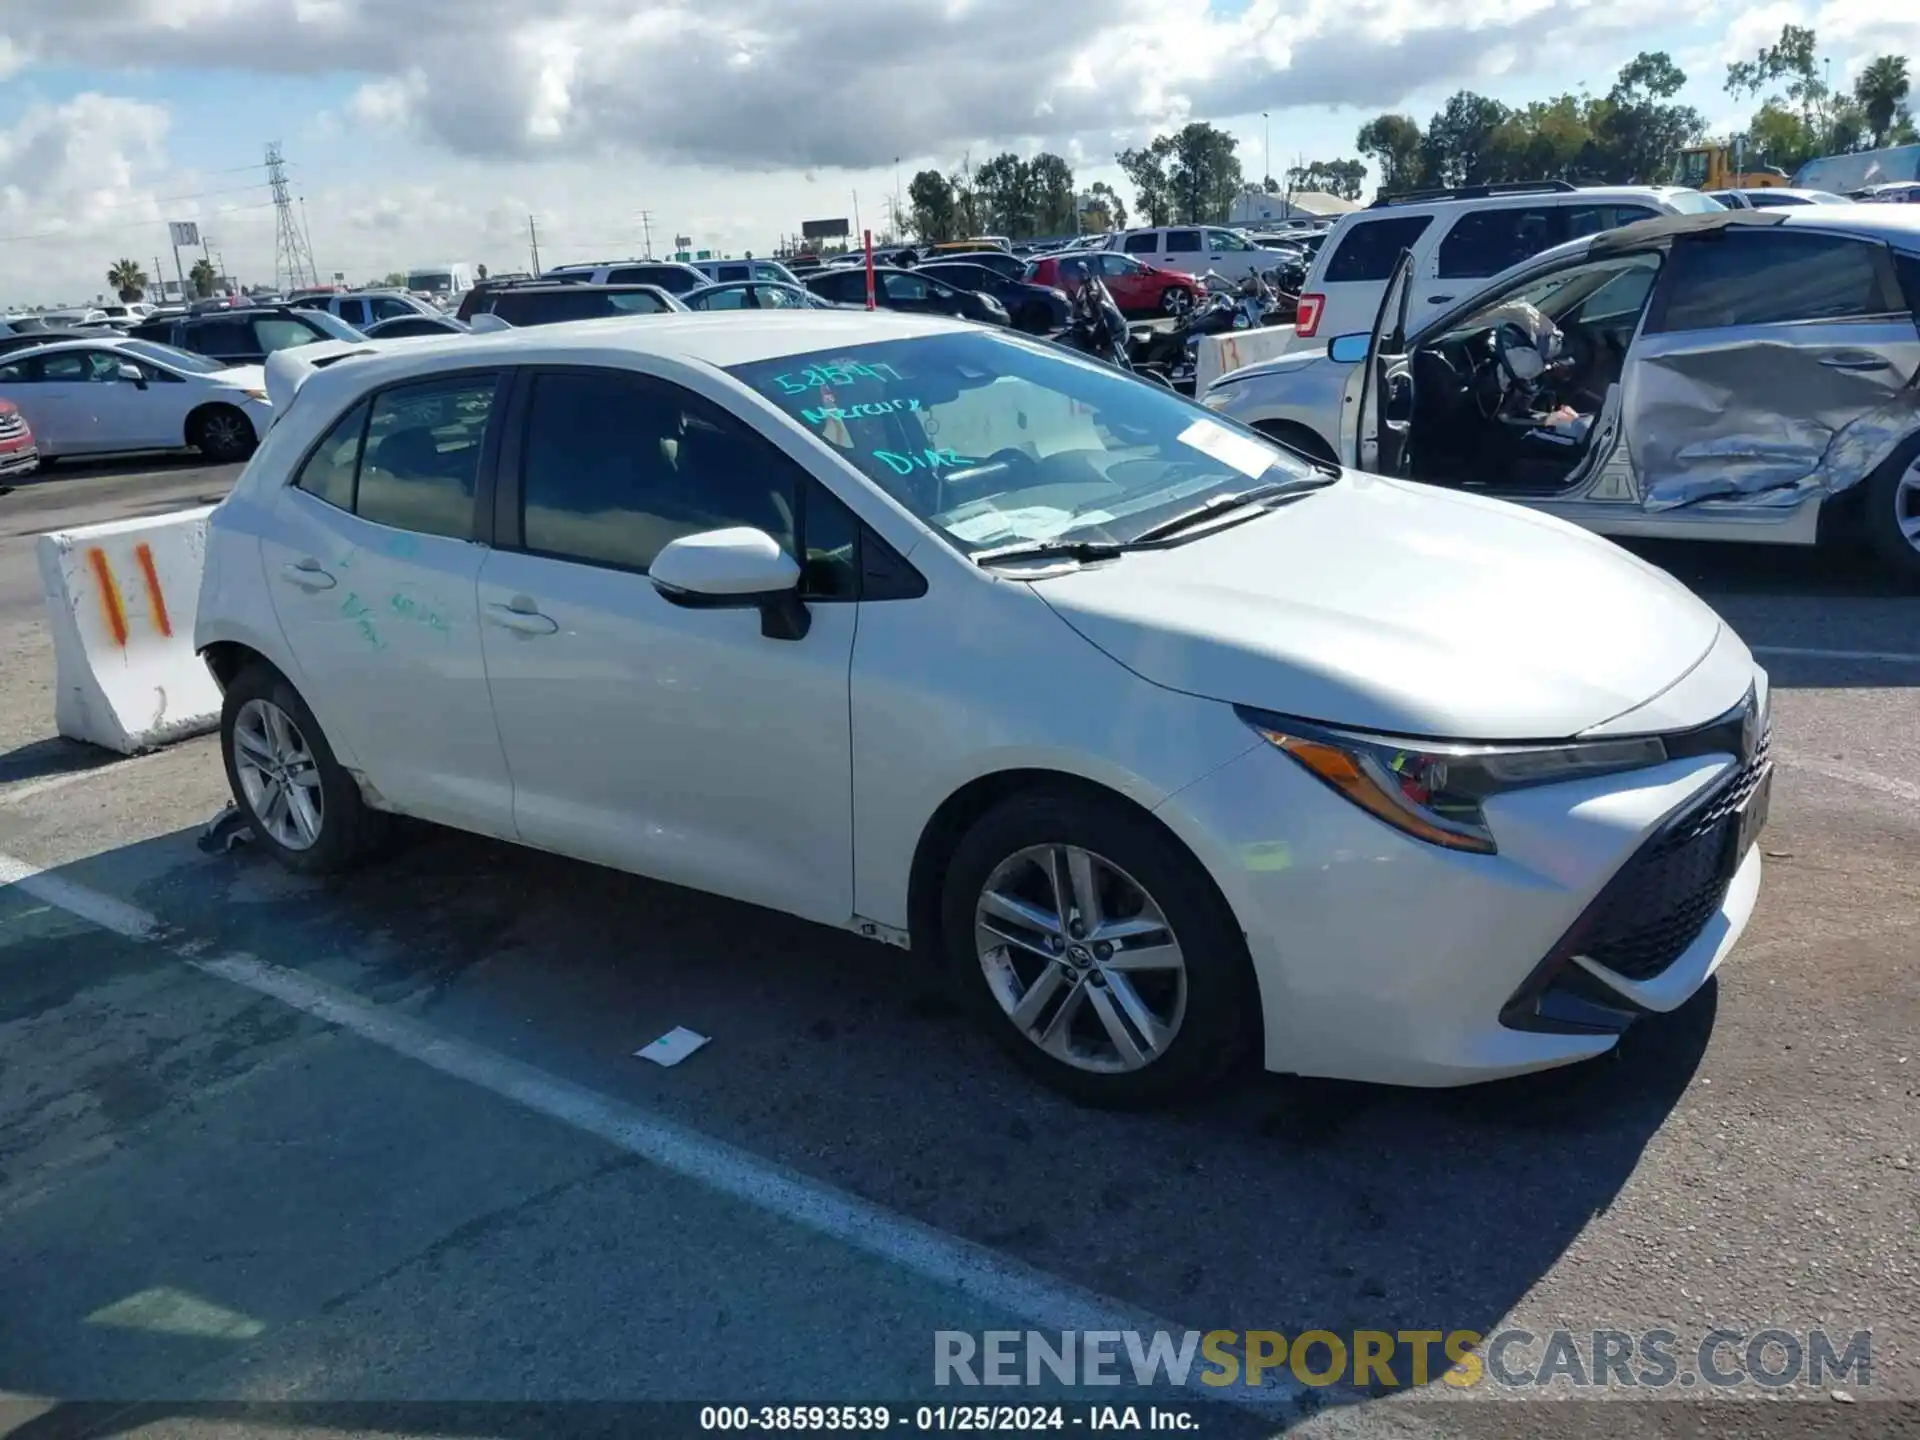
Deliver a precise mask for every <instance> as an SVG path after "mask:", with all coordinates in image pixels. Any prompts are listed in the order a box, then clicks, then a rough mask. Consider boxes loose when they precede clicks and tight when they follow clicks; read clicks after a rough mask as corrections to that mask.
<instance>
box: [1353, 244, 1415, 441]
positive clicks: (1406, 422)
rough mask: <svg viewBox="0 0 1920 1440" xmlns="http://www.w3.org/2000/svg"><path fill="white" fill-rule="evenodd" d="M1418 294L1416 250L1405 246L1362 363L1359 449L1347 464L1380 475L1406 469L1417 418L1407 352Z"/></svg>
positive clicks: (1357, 425)
mask: <svg viewBox="0 0 1920 1440" xmlns="http://www.w3.org/2000/svg"><path fill="white" fill-rule="evenodd" d="M1412 293H1413V252H1412V251H1411V250H1402V251H1401V252H1400V258H1399V259H1398V260H1397V261H1395V262H1394V266H1393V273H1392V274H1391V275H1390V276H1388V277H1387V288H1386V291H1385V293H1383V294H1382V295H1381V297H1380V309H1379V311H1378V312H1377V313H1376V314H1375V315H1374V318H1373V334H1372V337H1371V340H1370V341H1369V343H1368V346H1367V358H1366V361H1365V362H1364V363H1363V364H1362V365H1361V366H1360V401H1359V404H1358V405H1357V406H1356V407H1355V417H1356V419H1355V426H1354V438H1353V453H1352V454H1351V455H1350V456H1348V457H1347V463H1348V464H1350V465H1352V466H1353V467H1354V468H1355V469H1359V470H1371V471H1373V472H1374V473H1375V474H1376V475H1399V474H1402V473H1404V472H1405V469H1406V462H1407V437H1408V434H1409V431H1410V429H1411V427H1412V422H1413V366H1412V363H1411V362H1412V357H1411V356H1410V355H1409V354H1408V353H1407V304H1408V300H1409V297H1410V296H1411V295H1412Z"/></svg>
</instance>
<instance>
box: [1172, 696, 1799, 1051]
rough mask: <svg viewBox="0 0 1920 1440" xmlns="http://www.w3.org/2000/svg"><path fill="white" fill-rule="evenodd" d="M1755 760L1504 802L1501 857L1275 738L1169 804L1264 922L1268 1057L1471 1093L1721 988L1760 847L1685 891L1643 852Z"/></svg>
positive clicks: (1706, 815)
mask: <svg viewBox="0 0 1920 1440" xmlns="http://www.w3.org/2000/svg"><path fill="white" fill-rule="evenodd" d="M1762 683H1764V682H1762ZM1760 763H1761V765H1762V766H1763V767H1764V758H1762V760H1761V762H1760ZM1745 768H1746V767H1743V765H1742V762H1741V761H1740V760H1739V759H1738V758H1737V757H1736V756H1735V755H1734V754H1728V753H1698V754H1694V755H1692V756H1690V757H1688V758H1684V759H1675V760H1670V761H1668V762H1667V763H1665V764H1663V765H1660V766H1657V767H1653V768H1651V769H1647V770H1641V771H1635V772H1631V773H1628V774H1624V775H1614V776H1607V777H1601V778H1598V779H1593V780H1588V781H1583V782H1579V783H1576V784H1567V785H1551V786H1541V787H1538V788H1535V789H1529V790H1521V791H1515V792H1512V793H1510V794H1507V795H1502V796H1499V797H1497V798H1496V799H1494V800H1492V801H1490V802H1488V804H1487V807H1486V813H1487V818H1488V822H1489V824H1490V825H1491V826H1492V828H1493V832H1494V834H1495V836H1496V837H1497V838H1498V840H1499V844H1500V852H1499V853H1498V854H1496V855H1471V854H1464V853H1459V852H1454V851H1448V850H1443V849H1440V848H1438V847H1436V846H1432V845H1427V844H1424V843H1422V842H1420V841H1417V840H1414V839H1411V838H1409V837H1407V836H1404V835H1402V834H1401V833H1400V832H1399V831H1397V830H1394V829H1392V828H1390V827H1389V826H1387V825H1385V824H1382V823H1381V822H1379V821H1377V820H1375V819H1373V817H1371V816H1369V815H1367V814H1366V813H1365V812H1364V811H1361V810H1359V809H1358V808H1356V807H1355V806H1353V805H1352V804H1350V803H1349V802H1348V801H1346V800H1345V799H1343V798H1341V797H1340V796H1338V795H1336V794H1334V793H1333V792H1332V791H1330V790H1328V789H1327V788H1326V787H1325V786H1323V785H1322V784H1320V782H1319V781H1317V780H1315V779H1314V778H1313V777H1311V776H1310V775H1308V774H1307V772H1306V771H1305V770H1304V769H1302V768H1301V767H1300V766H1299V765H1297V764H1295V763H1294V762H1293V761H1291V760H1289V759H1288V758H1287V757H1286V756H1285V755H1282V754H1280V753H1278V752H1277V751H1275V750H1273V749H1272V748H1271V747H1269V746H1267V745H1265V744H1264V743H1263V744H1260V745H1258V746H1257V747H1256V748H1254V749H1252V750H1249V751H1248V752H1247V753H1246V754H1244V755H1242V756H1241V757H1240V758H1239V759H1237V760H1235V761H1233V762H1231V763H1230V764H1228V765H1226V766H1224V767H1222V768H1221V769H1219V770H1217V771H1215V772H1214V773H1212V774H1211V775H1209V776H1207V777H1206V778H1204V779H1203V780H1201V781H1199V782H1197V783H1196V784H1194V785H1192V786H1189V787H1188V788H1187V789H1185V790H1182V791H1180V792H1179V793H1178V794H1176V795H1174V796H1173V797H1171V798H1170V799H1169V800H1168V801H1167V802H1165V804H1163V805H1162V806H1161V808H1160V811H1159V814H1160V815H1161V817H1162V818H1163V819H1164V820H1166V821H1167V823H1168V824H1169V825H1170V826H1172V828H1173V829H1174V830H1175V831H1176V832H1177V833H1179V834H1180V835H1181V836H1182V838H1183V839H1185V840H1186V841H1187V843H1188V844H1189V845H1190V846H1192V847H1193V848H1194V850H1195V851H1196V853H1197V854H1199V856H1200V858H1201V860H1202V862H1203V863H1204V864H1206V865H1207V867H1208V869H1209V870H1210V871H1211V872H1212V874H1213V876H1214V879H1215V880H1216V882H1217V883H1218V884H1219V885H1220V887H1221V890H1222V892H1223V893H1224V894H1225V896H1226V899H1227V902H1228V903H1229V905H1231V906H1232V907H1233V909H1234V911H1235V913H1236V915H1237V916H1238V918H1239V921H1240V924H1241V927H1242V929H1243V930H1244V931H1245V932H1246V936H1247V942H1248V948H1249V951H1250V953H1251V955H1252V958H1253V963H1254V969H1255V972H1256V976H1257V978H1258V981H1259V989H1260V1005H1261V1012H1262V1018H1263V1021H1264V1026H1265V1035H1266V1053H1265V1061H1266V1066H1267V1068H1268V1069H1269V1070H1276V1071H1286V1072H1292V1073H1298V1074H1305V1075H1319V1076H1331V1077H1337V1078H1341V1079H1352V1080H1366V1081H1375V1082H1383V1083H1388V1084H1400V1085H1420V1086H1446V1085H1461V1084H1468V1083H1472V1082H1475V1081H1480V1080H1491V1079H1497V1078H1499V1077H1502V1076H1507V1075H1517V1074H1523V1073H1526V1072H1528V1071H1533V1070H1542V1069H1547V1068H1550V1067H1553V1066H1557V1065H1565V1064H1569V1063H1572V1062H1574V1061H1578V1060H1583V1059H1587V1058H1590V1057H1592V1056H1595V1055H1599V1054H1601V1053H1603V1052H1605V1051H1606V1050H1608V1049H1610V1048H1611V1047H1612V1046H1613V1045H1614V1044H1615V1043H1616V1042H1617V1040H1618V1036H1619V1032H1620V1031H1621V1030H1622V1029H1624V1028H1625V1026H1626V1025H1627V1024H1628V1023H1630V1021H1631V1020H1632V1019H1633V1018H1635V1017H1636V1016H1637V1015H1640V1014H1643V1013H1648V1012H1658V1011H1666V1010H1671V1009H1674V1008H1676V1007H1677V1006H1679V1005H1680V1004H1682V1003H1684V1002H1685V1001H1686V999H1687V998H1688V997H1689V996H1691V995H1692V994H1693V993H1694V992H1695V991H1697V990H1698V989H1699V988H1700V987H1701V986H1702V985H1704V984H1705V983H1706V981H1707V979H1708V977H1709V976H1711V975H1712V974H1713V972H1714V971H1715V970H1716V969H1717V968H1718V967H1719V965H1720V964H1721V962H1722V961H1724V960H1725V958H1726V956H1727V954H1728V953H1729V952H1730V951H1731V950H1732V948H1733V946H1734V944H1735V942H1736V941H1737V940H1738V939H1739V938H1740V935H1741V933H1742V931H1743V930H1744V929H1745V927H1746V923H1747V920H1748V917H1749V916H1750V915H1751V914H1752V911H1753V905H1754V901H1755V897H1756V896H1757V894H1758V891H1759V883H1760V854H1759V848H1758V846H1757V844H1755V845H1750V846H1749V847H1748V849H1747V851H1746V853H1745V854H1744V855H1740V856H1738V857H1733V856H1731V855H1728V854H1726V853H1725V851H1730V850H1731V848H1732V842H1731V841H1729V842H1727V844H1726V847H1725V850H1723V851H1722V852H1720V853H1721V855H1722V858H1723V859H1724V860H1725V861H1726V863H1725V864H1724V865H1723V867H1722V869H1721V870H1720V871H1718V872H1716V873H1715V874H1714V875H1712V876H1711V877H1709V879H1710V883H1707V884H1705V885H1704V886H1701V885H1695V886H1693V887H1692V888H1691V889H1689V888H1688V887H1687V885H1686V884H1685V883H1684V881H1685V877H1684V876H1682V877H1679V879H1676V880H1674V883H1673V885H1672V886H1671V887H1670V889H1671V892H1672V893H1671V894H1665V892H1657V891H1655V890H1649V889H1647V888H1646V883H1645V882H1646V880H1647V873H1648V864H1647V861H1646V856H1647V854H1648V853H1649V852H1650V851H1651V850H1652V849H1654V848H1656V847H1658V846H1659V845H1661V844H1662V843H1664V841H1665V840H1670V839H1671V838H1672V836H1673V835H1674V834H1675V833H1676V830H1677V829H1680V830H1684V829H1685V828H1686V827H1687V824H1688V822H1689V820H1693V819H1704V820H1711V819H1712V816H1711V812H1712V811H1713V810H1714V808H1715V806H1716V805H1717V804H1719V803H1720V802H1722V801H1723V800H1724V799H1725V798H1726V794H1727V792H1728V791H1729V789H1730V788H1733V787H1737V786H1739V785H1740V784H1742V783H1744V782H1743V780H1742V775H1743V773H1744V770H1745ZM1713 823H1720V822H1718V821H1714V822H1713ZM1696 828H1697V827H1696ZM1709 843H1710V842H1709ZM1662 873H1665V872H1664V871H1663V872H1662ZM1636 876H1638V877H1639V880H1638V881H1636V879H1635V877H1636ZM1636 884H1638V885H1639V886H1640V888H1639V889H1637V890H1635V889H1634V888H1633V887H1634V886H1635V885H1636ZM1628 891H1632V893H1627V892H1628ZM1657 893H1658V894H1665V898H1664V899H1661V900H1660V901H1659V903H1658V904H1657V905H1656V906H1655V909H1654V910H1653V911H1649V912H1647V913H1645V914H1644V915H1636V914H1635V912H1634V911H1633V905H1634V904H1635V903H1636V900H1647V898H1648V897H1649V896H1650V895H1656V894H1657ZM1623 897H1624V899H1623ZM1681 901H1685V902H1686V903H1688V904H1690V905H1691V906H1692V909H1691V910H1688V911H1687V913H1686V914H1684V915H1683V916H1680V917H1679V918H1677V919H1676V918H1674V916H1673V915H1672V914H1670V913H1669V912H1671V911H1674V910H1675V909H1676V907H1678V906H1679V904H1680V902H1681ZM1616 902H1619V903H1616ZM1649 903H1652V902H1649ZM1661 906H1664V907H1665V908H1664V909H1663V908H1660V907H1661ZM1595 916H1600V917H1602V918H1605V917H1612V918H1611V920H1610V921H1609V924H1610V926H1611V928H1610V929H1607V930H1606V931H1605V933H1601V932H1599V931H1597V930H1596V929H1595V926H1596V925H1597V924H1598V922H1597V921H1596V920H1595V918H1594V917H1595ZM1641 921H1644V922H1646V923H1645V924H1641V923H1639V922H1641ZM1583 926H1584V928H1582V927H1583ZM1663 926H1664V927H1665V928H1664V929H1663V928H1662V927H1663ZM1602 941H1604V942H1610V943H1611V944H1612V947H1613V948H1611V949H1609V948H1607V946H1606V945H1604V944H1600V943H1597V942H1602ZM1588 952H1593V953H1588ZM1609 961H1610V962H1611V963H1613V964H1617V965H1622V966H1624V967H1625V968H1626V969H1627V970H1630V971H1633V972H1634V973H1632V974H1621V973H1619V972H1617V971H1610V970H1608V968H1607V964H1606V963H1605V962H1609Z"/></svg>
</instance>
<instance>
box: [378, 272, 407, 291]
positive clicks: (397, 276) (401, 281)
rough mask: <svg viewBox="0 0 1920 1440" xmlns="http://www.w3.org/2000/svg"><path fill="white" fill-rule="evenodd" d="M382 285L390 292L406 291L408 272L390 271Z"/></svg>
mask: <svg viewBox="0 0 1920 1440" xmlns="http://www.w3.org/2000/svg"><path fill="white" fill-rule="evenodd" d="M380 283H381V285H382V286H383V287H385V288H386V289H388V290H404V289H406V288H407V272H406V271H404V270H389V271H388V272H387V278H386V279H384V280H382V281H381V282H380Z"/></svg>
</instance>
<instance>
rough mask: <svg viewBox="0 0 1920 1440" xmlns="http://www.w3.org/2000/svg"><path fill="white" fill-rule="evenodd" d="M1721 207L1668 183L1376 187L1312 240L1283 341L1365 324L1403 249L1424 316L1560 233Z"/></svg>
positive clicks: (1323, 337)
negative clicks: (1383, 190)
mask: <svg viewBox="0 0 1920 1440" xmlns="http://www.w3.org/2000/svg"><path fill="white" fill-rule="evenodd" d="M1722 208H1724V207H1723V206H1721V204H1720V203H1719V202H1718V201H1717V200H1710V199H1708V198H1707V197H1706V196H1705V195H1702V194H1701V193H1700V192H1699V191H1697V190H1687V189H1683V188H1681V187H1678V186H1672V185H1609V186H1605V187H1589V188H1586V189H1581V188H1578V187H1576V186H1573V185H1570V184H1568V183H1567V182H1566V181H1564V180H1545V181H1540V182H1538V183H1534V184H1526V185H1472V186H1468V187H1466V188H1465V189H1456V190H1417V191H1410V192H1408V193H1406V194H1403V195H1385V196H1382V197H1381V198H1380V199H1378V200H1376V201H1374V202H1373V204H1372V205H1370V206H1368V207H1367V208H1366V209H1365V210H1356V211H1354V212H1352V213H1351V214H1348V215H1343V216H1341V217H1340V220H1339V223H1338V224H1336V225H1335V226H1334V229H1333V233H1332V234H1331V235H1329V236H1328V237H1327V240H1326V243H1325V244H1323V245H1322V246H1321V247H1320V253H1319V254H1318V255H1317V256H1316V257H1315V258H1314V263H1313V268H1312V269H1311V270H1310V271H1308V272H1307V283H1306V287H1305V289H1303V290H1302V292H1301V295H1300V311H1299V316H1298V318H1297V319H1296V320H1295V322H1294V337H1293V339H1291V340H1289V341H1287V342H1286V348H1289V349H1290V348H1293V347H1295V346H1299V345H1302V344H1304V343H1306V342H1313V343H1316V344H1320V345H1324V344H1325V343H1326V341H1327V338H1328V337H1329V336H1332V335H1346V334H1350V333H1352V332H1353V331H1356V330H1365V329H1366V328H1367V327H1368V326H1369V325H1371V324H1373V317H1374V315H1375V313H1376V312H1378V310H1379V308H1380V297H1381V295H1382V294H1383V293H1384V292H1385V290H1386V288H1387V277H1388V276H1390V275H1391V274H1392V273H1393V266H1394V262H1395V261H1396V260H1398V259H1399V258H1400V253H1401V251H1403V250H1411V251H1412V252H1413V286H1414V288H1413V302H1412V303H1413V313H1414V314H1415V315H1425V314H1429V313H1437V312H1434V311H1432V309H1431V307H1433V306H1436V305H1449V304H1451V303H1453V302H1454V301H1455V300H1458V299H1462V298H1464V297H1465V296H1467V295H1470V294H1471V293H1473V292H1474V291H1475V290H1477V289H1479V288H1480V284H1479V282H1480V281H1482V280H1485V279H1487V278H1489V277H1491V276H1494V275H1498V274H1499V273H1500V272H1501V271H1502V270H1505V269H1507V268H1509V267H1510V266H1513V265H1518V264H1519V263H1520V262H1521V261H1523V260H1530V259H1532V258H1533V257H1534V256H1535V255H1538V254H1540V253H1541V252H1542V251H1545V250H1551V249H1552V248H1553V247H1554V246H1556V245H1559V244H1561V243H1563V242H1565V241H1568V240H1577V239H1579V238H1580V237H1581V236H1582V235H1593V234H1596V233H1598V232H1599V231H1602V230H1611V229H1614V228H1615V227H1616V226H1620V225H1629V224H1632V223H1633V222H1634V221H1636V220H1651V219H1652V218H1653V217H1654V216H1656V215H1688V214H1693V213H1696V212H1700V211H1707V210H1719V209H1722Z"/></svg>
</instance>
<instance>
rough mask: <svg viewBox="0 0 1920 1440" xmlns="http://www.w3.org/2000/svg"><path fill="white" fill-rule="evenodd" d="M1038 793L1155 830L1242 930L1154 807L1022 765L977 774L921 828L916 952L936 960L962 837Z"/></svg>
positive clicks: (912, 901)
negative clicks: (946, 888)
mask: <svg viewBox="0 0 1920 1440" xmlns="http://www.w3.org/2000/svg"><path fill="white" fill-rule="evenodd" d="M1040 791H1049V792H1052V793H1054V794H1062V795H1070V796H1074V797H1077V798H1080V799H1084V800H1087V801H1090V802H1092V803H1094V804H1099V805H1112V806H1118V807H1120V808H1122V809H1125V810H1126V811H1127V812H1129V813H1130V814H1132V815H1133V816H1135V817H1137V818H1138V819H1140V820H1143V821H1145V822H1146V823H1147V824H1148V825H1150V826H1152V827H1153V828H1154V829H1155V830H1158V831H1159V832H1160V833H1161V834H1162V835H1164V836H1165V837H1166V838H1167V840H1168V841H1169V842H1170V843H1172V844H1174V845H1176V846H1178V847H1179V848H1180V850H1181V851H1182V852H1183V853H1184V854H1185V855H1186V856H1187V857H1188V858H1189V859H1191V860H1192V861H1193V863H1194V864H1195V865H1196V866H1197V867H1198V868H1199V870H1200V873H1201V874H1202V875H1204V876H1205V877H1206V879H1207V884H1208V885H1209V886H1211V887H1212V889H1213V892H1214V894H1215V895H1216V896H1217V897H1218V898H1219V900H1220V903H1221V905H1222V906H1223V907H1224V908H1225V910H1226V913H1227V914H1228V915H1231V916H1233V920H1234V925H1235V927H1236V928H1240V929H1242V933H1244V927H1241V925H1240V917H1239V914H1238V912H1237V911H1236V910H1235V909H1234V906H1233V904H1232V902H1231V901H1230V900H1229V899H1228V898H1227V896H1226V893H1225V892H1224V891H1222V890H1221V888H1220V884H1219V882H1218V881H1217V880H1215V879H1214V877H1213V872H1212V871H1211V870H1210V869H1208V867H1207V864H1206V862H1205V861H1204V860H1203V859H1201V857H1200V855H1199V854H1198V852H1196V851H1195V850H1194V848H1193V846H1192V845H1190V844H1189V843H1188V842H1187V840H1186V838H1185V837H1184V836H1182V835H1181V834H1180V833H1179V831H1177V830H1175V829H1174V828H1173V827H1172V826H1170V825H1169V824H1167V822H1166V821H1165V820H1164V819H1162V818H1161V817H1160V816H1159V815H1157V814H1155V813H1154V811H1153V810H1152V809H1150V808H1149V807H1147V806H1146V805H1143V804H1141V803H1140V802H1139V801H1138V800H1136V799H1134V798H1133V797H1132V796H1130V795H1127V794H1126V793H1125V792H1123V791H1121V790H1117V789H1115V788H1114V787H1113V786H1111V785H1104V784H1102V783H1100V782H1099V781H1098V780H1091V779H1088V778H1087V777H1086V776H1084V775H1076V774H1073V773H1072V772H1071V771H1066V770H1050V769H1046V768H1043V767H1037V766H1021V767H1016V768H1010V769H1005V770H994V771H990V772H988V773H987V774H984V775H977V776H975V777H974V778H973V779H971V780H969V781H967V782H966V783H965V784H964V785H962V786H960V787H959V788H958V789H957V790H955V791H954V792H953V793H952V794H950V795H948V796H947V798H946V799H945V800H943V801H941V802H940V804H939V805H938V806H936V807H935V808H934V811H933V813H932V814H931V815H930V816H928V817H927V823H926V824H925V825H924V826H923V827H921V831H920V838H919V841H918V842H917V843H916V844H915V846H914V851H913V861H912V864H911V866H910V867H909V869H908V872H907V933H908V936H909V937H910V940H911V942H912V945H913V948H914V951H915V953H916V954H918V955H920V956H921V957H922V958H924V959H927V960H929V961H932V962H935V963H937V962H938V960H939V947H940V886H941V881H942V879H943V878H944V876H945V875H946V872H947V865H948V863H949V862H950V861H951V860H952V858H953V852H954V849H955V847H957V846H958V845H959V843H960V840H961V837H963V836H964V835H965V834H966V833H967V831H968V830H969V829H970V828H972V826H973V824H974V822H975V821H977V820H979V818H980V817H981V816H982V815H985V814H986V813H987V812H988V811H989V810H991V809H993V807H994V806H996V805H998V804H1000V803H1001V802H1003V801H1005V800H1009V799H1011V798H1012V797H1014V796H1016V795H1027V794H1033V793H1036V792H1040Z"/></svg>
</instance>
